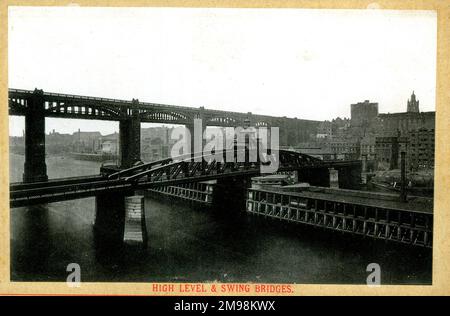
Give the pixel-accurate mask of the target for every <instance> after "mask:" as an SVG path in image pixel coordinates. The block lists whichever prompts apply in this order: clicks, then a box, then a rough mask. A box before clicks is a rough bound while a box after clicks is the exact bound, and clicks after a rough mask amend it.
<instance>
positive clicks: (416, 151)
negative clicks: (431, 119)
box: [407, 128, 434, 170]
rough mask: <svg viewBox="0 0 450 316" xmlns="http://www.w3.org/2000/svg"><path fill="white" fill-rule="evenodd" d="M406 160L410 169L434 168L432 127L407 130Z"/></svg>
mask: <svg viewBox="0 0 450 316" xmlns="http://www.w3.org/2000/svg"><path fill="white" fill-rule="evenodd" d="M407 161H408V167H409V169H410V170H418V169H433V168H434V129H425V128H422V129H418V130H415V131H410V132H409V148H408V152H407Z"/></svg>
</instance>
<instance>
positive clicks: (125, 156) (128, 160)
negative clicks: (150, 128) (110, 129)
mask: <svg viewBox="0 0 450 316" xmlns="http://www.w3.org/2000/svg"><path fill="white" fill-rule="evenodd" d="M133 103H134V104H138V103H139V101H138V100H135V99H133ZM130 111H131V116H130V117H128V118H127V119H124V120H121V121H120V122H119V133H120V166H121V168H130V167H132V166H133V165H134V164H135V163H136V162H137V161H140V160H141V121H140V118H139V110H137V109H132V110H130Z"/></svg>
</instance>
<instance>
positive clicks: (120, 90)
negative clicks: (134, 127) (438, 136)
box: [8, 7, 437, 136]
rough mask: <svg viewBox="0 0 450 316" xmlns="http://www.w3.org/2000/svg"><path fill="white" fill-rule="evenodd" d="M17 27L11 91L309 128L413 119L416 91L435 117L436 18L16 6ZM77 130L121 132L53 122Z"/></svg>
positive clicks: (11, 49)
mask: <svg viewBox="0 0 450 316" xmlns="http://www.w3.org/2000/svg"><path fill="white" fill-rule="evenodd" d="M8 24H9V25H8V29H9V34H8V65H9V67H8V70H9V74H8V80H9V87H10V88H18V89H34V88H39V89H43V90H44V91H47V92H58V93H68V94H80V95H88V96H97V97H107V98H117V99H124V100H131V99H133V98H138V99H139V100H141V101H146V102H155V103H164V104H173V105H182V106H192V107H200V106H204V107H205V108H210V109H221V110H229V111H238V112H244V113H246V112H252V113H257V114H265V115H273V116H287V117H297V118H303V119H312V120H331V119H333V118H336V117H350V104H352V103H356V102H360V101H364V100H370V101H373V102H378V103H379V112H380V113H393V112H404V111H406V102H407V100H408V98H409V97H410V95H411V93H412V91H413V90H414V91H415V93H416V95H417V97H418V99H419V100H420V108H421V111H433V110H435V82H436V40H437V39H436V31H437V24H436V13H435V12H433V11H387V10H376V9H375V10H372V9H370V10H369V9H368V10H312V9H309V10H306V9H213V8H209V9H200V8H198V9H197V8H80V7H59V8H57V7H9V15H8ZM9 124H10V135H16V136H17V135H22V131H23V129H24V118H23V117H10V120H9ZM146 126H150V125H147V124H146V125H145V126H144V127H146ZM78 128H80V129H81V130H82V131H96V130H98V131H100V132H101V133H102V134H108V133H112V132H114V131H118V123H117V122H105V121H90V120H68V119H66V120H64V119H50V118H47V119H46V131H47V132H49V131H52V130H53V129H55V130H56V131H58V132H60V133H73V132H74V131H76V130H78Z"/></svg>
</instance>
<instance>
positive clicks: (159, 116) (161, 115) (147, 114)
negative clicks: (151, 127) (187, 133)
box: [139, 111, 188, 123]
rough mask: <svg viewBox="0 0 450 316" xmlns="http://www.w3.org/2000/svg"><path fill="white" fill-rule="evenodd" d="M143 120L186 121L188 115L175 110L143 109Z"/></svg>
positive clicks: (141, 116)
mask: <svg viewBox="0 0 450 316" xmlns="http://www.w3.org/2000/svg"><path fill="white" fill-rule="evenodd" d="M139 116H140V118H141V121H144V122H145V121H147V122H173V123H185V122H186V121H187V120H188V117H187V116H186V115H185V114H183V113H179V112H174V111H142V112H140V113H139Z"/></svg>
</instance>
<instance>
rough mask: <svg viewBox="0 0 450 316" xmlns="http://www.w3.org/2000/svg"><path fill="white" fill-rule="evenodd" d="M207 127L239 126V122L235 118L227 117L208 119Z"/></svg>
mask: <svg viewBox="0 0 450 316" xmlns="http://www.w3.org/2000/svg"><path fill="white" fill-rule="evenodd" d="M206 124H207V125H212V126H214V125H220V126H224V125H225V126H237V125H238V124H239V122H238V120H236V119H235V118H233V117H227V116H216V117H212V118H210V119H208V120H207V121H206Z"/></svg>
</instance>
